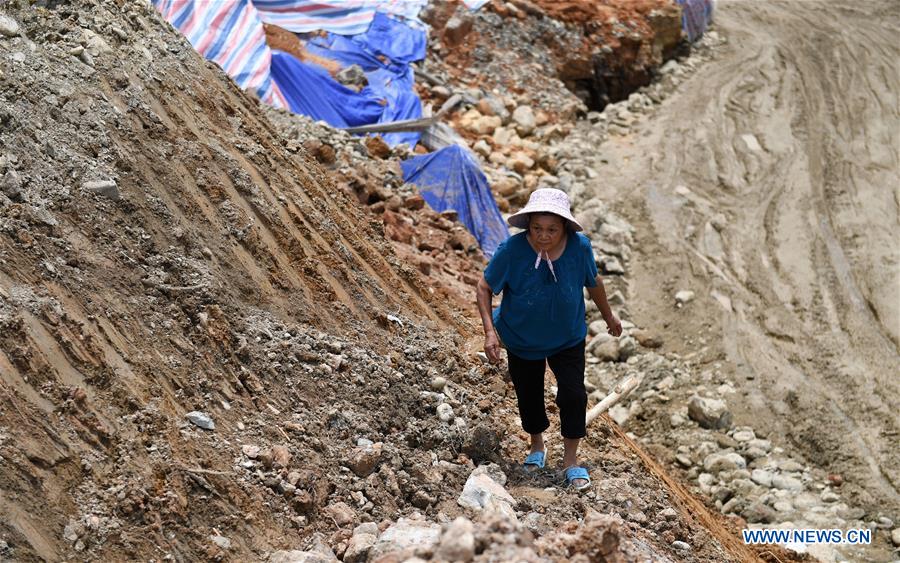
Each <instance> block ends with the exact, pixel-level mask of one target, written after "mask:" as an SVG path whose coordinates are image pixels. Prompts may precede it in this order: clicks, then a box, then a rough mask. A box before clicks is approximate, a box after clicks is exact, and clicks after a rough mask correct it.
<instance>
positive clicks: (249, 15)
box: [153, 0, 287, 108]
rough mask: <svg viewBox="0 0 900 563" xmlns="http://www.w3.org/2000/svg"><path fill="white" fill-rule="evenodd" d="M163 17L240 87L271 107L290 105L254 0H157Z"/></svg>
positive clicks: (155, 1)
mask: <svg viewBox="0 0 900 563" xmlns="http://www.w3.org/2000/svg"><path fill="white" fill-rule="evenodd" d="M153 1H154V4H155V6H156V9H157V10H159V12H160V13H161V14H162V16H163V17H164V18H165V19H166V21H168V22H169V23H171V24H172V25H173V26H174V27H175V28H177V29H178V30H179V31H180V32H181V33H182V34H183V35H184V36H185V37H187V39H188V41H190V42H191V45H193V46H194V48H195V49H196V50H197V52H199V53H200V54H201V55H203V56H204V57H206V58H207V59H209V60H211V61H213V62H215V63H216V64H218V65H219V66H220V67H222V70H224V71H225V73H226V74H228V76H230V77H231V78H232V80H234V81H235V82H236V83H237V85H238V86H240V87H241V88H243V89H245V90H252V91H254V92H255V93H256V94H257V95H258V96H259V98H260V99H261V100H262V101H263V102H265V103H266V104H269V105H271V106H274V107H277V108H287V101H286V100H285V99H284V96H282V95H281V92H280V91H279V90H278V86H277V85H276V84H275V82H274V81H273V80H272V76H271V74H270V66H271V61H272V52H271V51H270V50H269V46H268V45H267V44H266V35H265V32H264V31H263V26H262V21H261V20H260V18H259V12H258V11H257V10H256V8H255V7H254V6H253V4H252V3H251V2H250V0H216V1H195V0H153Z"/></svg>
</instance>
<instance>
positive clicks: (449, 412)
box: [437, 403, 453, 422]
mask: <svg viewBox="0 0 900 563" xmlns="http://www.w3.org/2000/svg"><path fill="white" fill-rule="evenodd" d="M437 415H438V418H439V419H441V421H443V422H450V421H451V420H453V407H451V406H450V405H449V404H448V403H441V404H440V405H438V406H437Z"/></svg>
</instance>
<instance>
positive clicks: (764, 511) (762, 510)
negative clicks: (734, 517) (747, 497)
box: [741, 502, 776, 524]
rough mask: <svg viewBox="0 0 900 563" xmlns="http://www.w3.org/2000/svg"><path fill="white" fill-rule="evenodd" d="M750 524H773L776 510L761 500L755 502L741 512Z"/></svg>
mask: <svg viewBox="0 0 900 563" xmlns="http://www.w3.org/2000/svg"><path fill="white" fill-rule="evenodd" d="M741 516H743V517H744V519H745V520H746V521H747V522H749V523H750V524H771V523H772V522H774V521H775V518H776V515H775V511H774V510H772V509H771V508H769V507H768V506H766V505H765V504H763V503H761V502H754V503H753V504H751V505H750V506H748V507H747V508H745V509H744V510H743V512H741Z"/></svg>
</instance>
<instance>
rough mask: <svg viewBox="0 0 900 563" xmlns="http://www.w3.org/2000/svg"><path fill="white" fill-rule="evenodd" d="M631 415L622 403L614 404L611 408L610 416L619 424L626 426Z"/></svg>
mask: <svg viewBox="0 0 900 563" xmlns="http://www.w3.org/2000/svg"><path fill="white" fill-rule="evenodd" d="M630 416H631V412H630V411H629V410H628V409H627V408H625V407H624V406H622V405H613V406H612V407H610V409H609V417H610V418H612V419H613V420H614V421H615V422H616V424H618V425H619V426H624V425H625V423H626V422H628V418H629V417H630Z"/></svg>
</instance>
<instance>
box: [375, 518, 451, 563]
mask: <svg viewBox="0 0 900 563" xmlns="http://www.w3.org/2000/svg"><path fill="white" fill-rule="evenodd" d="M440 535H441V527H440V526H438V525H437V524H431V523H428V522H423V521H421V520H413V519H411V518H400V519H399V520H397V522H395V523H394V524H392V525H391V526H390V527H389V528H388V529H386V530H385V531H384V532H382V533H381V537H379V538H378V541H377V542H375V545H374V546H372V549H371V551H370V552H369V559H370V560H372V561H375V560H377V559H378V558H379V557H381V556H383V555H387V554H388V553H394V552H398V551H400V552H405V551H407V550H410V551H423V552H424V551H430V550H432V549H434V546H435V545H436V544H437V542H438V539H439V538H440Z"/></svg>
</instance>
